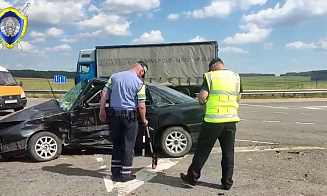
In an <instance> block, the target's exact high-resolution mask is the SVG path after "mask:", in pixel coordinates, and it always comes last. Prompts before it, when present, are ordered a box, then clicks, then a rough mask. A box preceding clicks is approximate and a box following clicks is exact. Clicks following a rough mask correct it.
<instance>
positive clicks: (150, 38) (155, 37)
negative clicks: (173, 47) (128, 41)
mask: <svg viewBox="0 0 327 196" xmlns="http://www.w3.org/2000/svg"><path fill="white" fill-rule="evenodd" d="M160 42H164V39H163V37H162V35H161V32H160V31H158V30H152V31H151V32H150V33H144V34H143V35H141V37H140V38H138V39H134V40H133V43H160Z"/></svg>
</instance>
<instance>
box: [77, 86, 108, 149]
mask: <svg viewBox="0 0 327 196" xmlns="http://www.w3.org/2000/svg"><path fill="white" fill-rule="evenodd" d="M102 88H103V86H101V85H100V84H98V85H94V84H93V86H92V88H91V89H90V91H91V92H88V93H84V94H86V96H85V97H83V98H82V100H81V101H80V102H81V103H83V106H80V107H78V108H79V109H77V110H76V111H74V112H73V114H72V123H71V127H72V129H71V130H72V131H71V138H72V139H73V140H74V141H75V142H77V143H81V144H85V145H97V144H100V145H102V144H110V143H111V142H110V136H109V126H108V125H107V123H104V122H102V121H101V120H100V119H99V111H100V100H101V93H102Z"/></svg>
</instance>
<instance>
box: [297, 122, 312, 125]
mask: <svg viewBox="0 0 327 196" xmlns="http://www.w3.org/2000/svg"><path fill="white" fill-rule="evenodd" d="M295 123H296V124H299V125H315V124H316V123H305V122H295Z"/></svg>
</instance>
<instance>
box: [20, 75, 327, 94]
mask: <svg viewBox="0 0 327 196" xmlns="http://www.w3.org/2000/svg"><path fill="white" fill-rule="evenodd" d="M241 79H242V84H243V89H244V90H274V89H283V90H284V89H285V90H286V89H327V81H318V82H317V83H316V82H315V81H311V78H310V77H305V76H287V77H286V76H285V77H273V76H255V77H242V78H241ZM16 80H17V81H18V82H23V88H24V90H50V86H49V84H48V81H47V80H46V79H41V78H16ZM49 82H50V84H51V86H52V88H53V89H54V90H69V89H70V88H72V87H73V86H74V79H67V83H66V84H55V83H54V81H53V79H49ZM321 96H323V97H326V96H325V95H311V96H309V97H321ZM27 97H44V98H52V97H53V96H52V95H51V94H29V93H27ZM56 97H57V98H58V97H60V95H56ZM278 97H281V96H279V95H277V96H274V95H265V96H260V95H258V96H245V98H278ZM283 97H284V96H283ZM286 97H289V96H286ZM290 97H303V95H296V96H292V95H291V96H290ZM304 97H308V96H306V95H305V96H304Z"/></svg>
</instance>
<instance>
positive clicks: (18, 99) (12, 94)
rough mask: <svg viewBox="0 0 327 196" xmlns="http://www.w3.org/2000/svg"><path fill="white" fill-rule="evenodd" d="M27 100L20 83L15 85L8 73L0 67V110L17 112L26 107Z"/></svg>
mask: <svg viewBox="0 0 327 196" xmlns="http://www.w3.org/2000/svg"><path fill="white" fill-rule="evenodd" d="M26 103H27V99H26V96H25V92H24V90H23V88H22V83H20V85H18V84H17V82H16V80H15V79H14V78H13V77H12V75H11V74H10V72H9V71H8V70H7V69H6V68H4V67H1V66H0V110H8V109H14V111H15V112H16V111H19V110H22V109H24V107H25V106H26Z"/></svg>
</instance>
